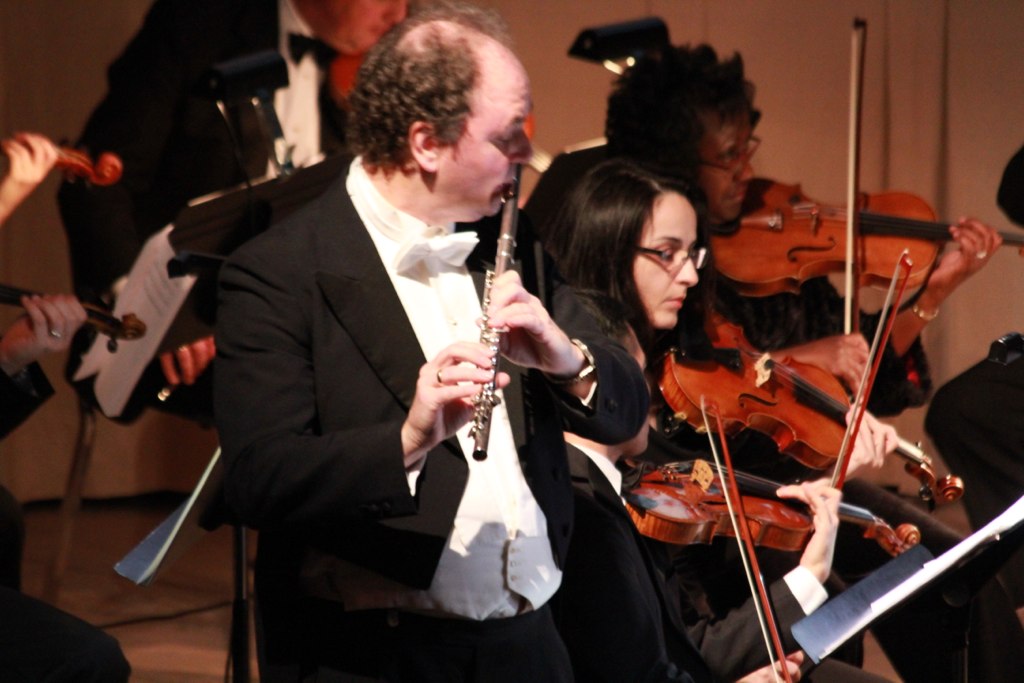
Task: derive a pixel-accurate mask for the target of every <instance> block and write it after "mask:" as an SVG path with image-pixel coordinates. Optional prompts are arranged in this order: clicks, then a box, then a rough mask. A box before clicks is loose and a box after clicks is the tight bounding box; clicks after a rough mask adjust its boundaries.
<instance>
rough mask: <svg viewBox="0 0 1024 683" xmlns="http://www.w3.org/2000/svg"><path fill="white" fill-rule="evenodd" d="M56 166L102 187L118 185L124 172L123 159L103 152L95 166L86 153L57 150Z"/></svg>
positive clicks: (60, 148) (68, 149) (66, 148)
mask: <svg viewBox="0 0 1024 683" xmlns="http://www.w3.org/2000/svg"><path fill="white" fill-rule="evenodd" d="M56 166H57V168H60V169H62V170H64V171H65V172H67V173H68V175H71V176H74V177H77V178H84V179H85V180H88V181H89V182H90V183H92V184H93V185H97V186H100V187H104V186H106V185H113V184H114V183H116V182H117V181H118V180H120V179H121V173H122V171H123V170H124V164H122V163H121V158H120V157H119V156H117V155H116V154H114V153H113V152H103V153H102V154H100V155H99V157H98V158H97V159H96V163H95V164H94V163H93V162H92V160H91V159H89V157H88V156H87V155H86V154H85V153H84V152H80V151H79V150H77V149H71V148H68V147H58V148H57V162H56Z"/></svg>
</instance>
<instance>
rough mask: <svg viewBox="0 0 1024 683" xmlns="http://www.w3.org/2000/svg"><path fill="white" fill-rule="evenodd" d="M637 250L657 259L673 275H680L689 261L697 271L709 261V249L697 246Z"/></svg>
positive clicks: (641, 248) (638, 248) (639, 248)
mask: <svg viewBox="0 0 1024 683" xmlns="http://www.w3.org/2000/svg"><path fill="white" fill-rule="evenodd" d="M636 250H637V251H638V252H640V253H641V254H649V255H650V256H654V257H656V258H657V259H658V262H659V263H661V265H662V267H664V268H665V269H666V270H668V271H669V272H673V273H678V272H679V271H680V270H682V269H683V266H684V265H685V264H686V262H687V261H690V262H691V263H692V264H693V267H694V268H696V269H697V270H700V269H701V268H703V267H704V266H705V265H706V264H707V261H708V248H707V247H700V246H697V245H696V244H694V245H693V246H691V247H690V248H689V249H677V248H674V247H665V248H663V249H653V248H651V247H637V248H636Z"/></svg>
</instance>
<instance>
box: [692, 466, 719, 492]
mask: <svg viewBox="0 0 1024 683" xmlns="http://www.w3.org/2000/svg"><path fill="white" fill-rule="evenodd" d="M714 480H715V473H714V471H712V469H711V465H709V464H708V462H707V461H706V460H694V461H693V469H692V470H691V471H690V481H692V482H693V483H694V484H696V485H697V486H699V487H701V489H702V490H703V491H705V492H706V491H707V490H708V489H710V488H711V483H712V482H713V481H714Z"/></svg>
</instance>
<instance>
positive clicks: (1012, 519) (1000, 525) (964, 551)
mask: <svg viewBox="0 0 1024 683" xmlns="http://www.w3.org/2000/svg"><path fill="white" fill-rule="evenodd" d="M1022 521H1024V497H1022V498H1020V499H1019V500H1018V501H1017V502H1016V503H1014V504H1013V505H1011V506H1010V507H1008V508H1006V509H1005V510H1004V511H1003V512H1002V513H1001V514H1000V515H999V516H998V517H996V518H995V519H993V520H992V521H991V522H989V523H988V524H986V525H985V526H983V527H982V528H981V529H978V530H977V531H976V532H974V533H973V534H971V535H970V536H968V537H967V538H965V539H964V540H962V541H960V543H958V544H956V545H955V546H953V547H952V548H950V549H949V550H947V551H946V552H944V553H942V554H941V555H939V556H938V557H936V558H935V559H934V560H931V561H930V562H928V563H927V564H925V565H924V566H923V567H922V568H921V571H919V572H917V573H916V574H914V576H912V577H911V578H910V579H908V580H907V581H905V582H903V583H902V584H900V585H899V586H897V587H896V588H894V589H893V590H891V591H889V592H888V593H886V594H885V595H883V596H881V597H880V598H878V599H877V600H875V601H874V602H873V603H871V609H872V611H873V612H874V613H876V614H877V613H880V612H884V611H885V610H887V609H890V608H891V607H892V606H894V605H896V604H898V603H899V602H900V601H901V600H903V599H904V598H906V597H907V596H909V595H911V594H912V593H913V592H914V591H916V590H917V589H918V588H920V587H921V586H924V585H925V584H926V583H928V582H929V581H931V580H932V579H934V578H935V577H936V576H938V575H939V574H941V573H942V572H944V571H946V570H947V569H949V568H950V567H952V566H953V565H955V564H956V563H958V562H959V561H960V560H962V559H963V558H964V557H966V556H967V555H969V554H970V553H971V552H973V551H974V550H975V548H977V547H979V546H981V545H982V544H984V543H988V542H990V541H998V540H999V536H1000V535H1001V534H1003V533H1005V532H1007V531H1010V530H1011V529H1013V528H1014V527H1016V526H1017V525H1019V524H1020V523H1021V522H1022Z"/></svg>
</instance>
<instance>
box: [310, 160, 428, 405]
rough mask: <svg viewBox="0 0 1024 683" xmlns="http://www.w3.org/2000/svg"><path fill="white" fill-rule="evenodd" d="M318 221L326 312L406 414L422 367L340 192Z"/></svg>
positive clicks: (376, 259) (393, 296) (386, 281)
mask: <svg viewBox="0 0 1024 683" xmlns="http://www.w3.org/2000/svg"><path fill="white" fill-rule="evenodd" d="M340 183H341V185H342V187H341V190H342V193H341V196H340V197H338V198H337V199H339V201H332V202H331V204H330V205H329V207H328V209H327V211H325V214H326V215H328V216H331V219H330V220H329V221H321V225H323V226H324V227H322V228H321V233H322V235H321V237H322V240H321V242H322V244H323V245H324V246H325V248H324V252H325V253H324V254H323V255H322V258H321V263H325V264H329V265H327V266H326V267H324V268H323V269H321V270H320V271H318V272H317V274H316V282H317V284H318V285H319V287H320V291H321V292H322V293H323V296H324V299H325V300H326V301H327V305H328V306H329V307H330V309H331V312H332V313H333V314H334V316H335V317H336V318H337V319H338V321H339V322H340V323H341V325H342V326H343V327H344V328H345V330H346V331H347V332H348V334H349V335H350V336H351V337H352V340H353V342H355V344H356V346H358V347H359V351H360V353H362V355H363V357H364V358H365V359H366V361H367V362H368V363H369V364H370V366H371V367H372V368H373V369H374V371H375V372H376V373H377V376H378V377H380V379H381V381H382V382H383V383H384V385H385V386H386V387H387V388H388V389H389V390H390V391H391V393H392V394H393V395H394V396H395V398H397V399H398V401H399V402H400V403H401V404H402V406H403V407H405V409H406V410H408V408H409V406H411V405H412V400H413V397H414V396H415V394H416V379H417V377H418V376H419V370H420V367H421V366H422V365H423V364H424V363H425V362H426V358H424V357H423V352H422V350H421V349H420V345H419V342H418V341H417V339H416V333H415V332H414V331H413V329H412V325H411V324H410V323H409V319H408V318H407V317H406V316H405V312H404V308H403V307H402V302H401V301H400V300H399V298H398V294H397V293H395V289H394V287H393V286H392V284H391V279H390V278H389V277H388V274H387V271H385V270H384V266H383V265H382V264H381V262H380V256H379V255H378V253H377V250H376V248H375V247H374V245H373V241H372V240H371V239H370V236H369V235H368V234H367V233H366V229H365V228H364V227H363V223H362V221H360V220H359V216H358V215H357V214H356V211H355V208H353V207H352V204H351V202H350V201H348V195H347V193H345V192H344V180H341V181H340Z"/></svg>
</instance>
